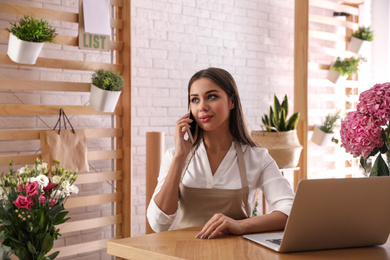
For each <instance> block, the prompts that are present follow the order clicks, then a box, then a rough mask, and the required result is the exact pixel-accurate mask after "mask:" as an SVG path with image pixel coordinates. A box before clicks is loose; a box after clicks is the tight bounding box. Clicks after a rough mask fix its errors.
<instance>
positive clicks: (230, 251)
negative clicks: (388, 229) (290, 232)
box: [107, 227, 390, 260]
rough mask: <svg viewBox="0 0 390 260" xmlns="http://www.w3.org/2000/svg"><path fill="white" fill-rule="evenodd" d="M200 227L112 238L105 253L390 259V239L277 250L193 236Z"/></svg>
mask: <svg viewBox="0 0 390 260" xmlns="http://www.w3.org/2000/svg"><path fill="white" fill-rule="evenodd" d="M199 230H200V228H199V227H195V228H187V229H181V230H172V231H166V232H161V233H154V234H148V235H144V236H137V237H130V238H123V239H117V240H112V241H109V242H108V243H107V253H108V254H111V255H114V256H117V257H122V258H124V259H135V260H143V259H147V260H158V259H201V260H203V259H206V260H207V259H210V260H217V259H223V260H230V259H231V260H242V259H256V260H257V259H266V260H298V259H299V260H301V259H303V260H305V259H307V260H312V259H316V260H317V259H351V260H352V259H353V260H359V259H361V260H363V259H364V260H367V259H369V260H376V259H377V260H382V259H390V240H388V241H387V242H386V244H385V245H383V246H376V247H363V248H348V249H338V250H321V251H311V252H298V253H277V252H274V251H272V250H270V249H268V248H265V247H263V246H260V245H258V244H256V243H254V242H251V241H249V240H246V239H244V238H243V237H242V236H234V235H220V236H219V237H218V238H216V239H210V240H208V239H196V238H195V235H196V234H197V233H198V231H199Z"/></svg>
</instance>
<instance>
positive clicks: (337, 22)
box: [309, 14, 359, 31]
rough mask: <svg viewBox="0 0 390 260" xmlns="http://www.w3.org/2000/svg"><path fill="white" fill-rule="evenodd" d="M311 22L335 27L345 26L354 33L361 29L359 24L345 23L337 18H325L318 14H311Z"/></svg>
mask: <svg viewBox="0 0 390 260" xmlns="http://www.w3.org/2000/svg"><path fill="white" fill-rule="evenodd" d="M309 21H310V22H315V23H321V24H327V25H333V26H343V27H347V28H350V29H352V30H354V31H355V30H357V29H358V28H359V24H358V23H354V22H349V21H343V20H340V19H337V18H335V17H329V16H323V15H317V14H309Z"/></svg>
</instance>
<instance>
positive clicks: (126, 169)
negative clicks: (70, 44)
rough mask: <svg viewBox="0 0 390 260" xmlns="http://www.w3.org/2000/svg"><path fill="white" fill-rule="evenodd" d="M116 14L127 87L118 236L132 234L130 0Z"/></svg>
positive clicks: (122, 100) (119, 59)
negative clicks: (120, 27)
mask: <svg viewBox="0 0 390 260" xmlns="http://www.w3.org/2000/svg"><path fill="white" fill-rule="evenodd" d="M116 15H117V16H118V18H119V19H123V28H122V29H121V30H118V33H117V38H118V39H117V40H118V41H123V49H122V50H121V51H118V52H117V53H116V54H117V55H116V57H117V60H116V63H118V64H122V65H123V73H122V76H123V78H124V81H125V87H124V89H123V91H122V94H121V98H120V101H119V106H122V108H123V112H122V116H121V117H117V123H118V125H120V126H121V127H122V128H123V137H122V140H121V142H120V143H117V146H120V147H121V148H122V150H123V159H122V160H118V162H117V168H118V169H121V170H122V172H123V180H122V184H121V185H120V184H119V185H118V186H121V187H117V191H118V190H122V192H123V201H122V203H121V204H122V207H121V208H119V209H117V211H120V212H121V213H122V216H123V222H122V225H117V236H118V235H122V236H123V237H130V236H131V50H130V49H131V31H130V20H131V6H130V0H123V1H122V7H121V8H117V12H116Z"/></svg>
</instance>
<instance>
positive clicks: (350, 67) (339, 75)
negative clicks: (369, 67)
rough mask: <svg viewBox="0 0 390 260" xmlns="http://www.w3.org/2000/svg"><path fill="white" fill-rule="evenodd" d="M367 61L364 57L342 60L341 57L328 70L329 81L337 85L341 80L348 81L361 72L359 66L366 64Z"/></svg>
mask: <svg viewBox="0 0 390 260" xmlns="http://www.w3.org/2000/svg"><path fill="white" fill-rule="evenodd" d="M365 61H366V59H365V58H363V57H358V58H357V59H356V58H355V57H351V58H345V59H344V60H341V59H340V57H337V60H336V61H335V62H334V63H332V64H331V65H330V68H329V70H328V76H327V78H328V80H330V81H331V82H333V83H335V84H337V83H339V82H340V79H347V78H348V77H352V76H353V75H355V74H356V73H357V72H358V70H359V64H360V63H361V62H365Z"/></svg>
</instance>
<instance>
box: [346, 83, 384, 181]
mask: <svg viewBox="0 0 390 260" xmlns="http://www.w3.org/2000/svg"><path fill="white" fill-rule="evenodd" d="M389 120H390V82H387V83H383V84H376V85H374V86H373V87H372V88H370V89H369V90H366V91H364V92H362V93H361V94H360V96H359V103H358V105H357V111H354V112H350V113H348V115H347V117H346V118H345V119H344V120H343V121H342V122H341V130H340V137H341V143H342V145H343V147H344V148H345V149H346V150H347V151H349V152H350V153H351V154H352V155H353V156H356V157H360V164H361V165H362V167H363V168H364V169H365V170H366V166H367V160H368V158H369V157H371V156H376V155H378V156H377V158H376V160H375V163H374V165H373V166H372V168H371V173H370V176H388V175H389V168H388V166H387V163H386V162H385V161H384V160H383V158H382V156H381V154H385V153H386V155H387V156H390V150H389V149H390V138H389V133H390V123H389Z"/></svg>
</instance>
